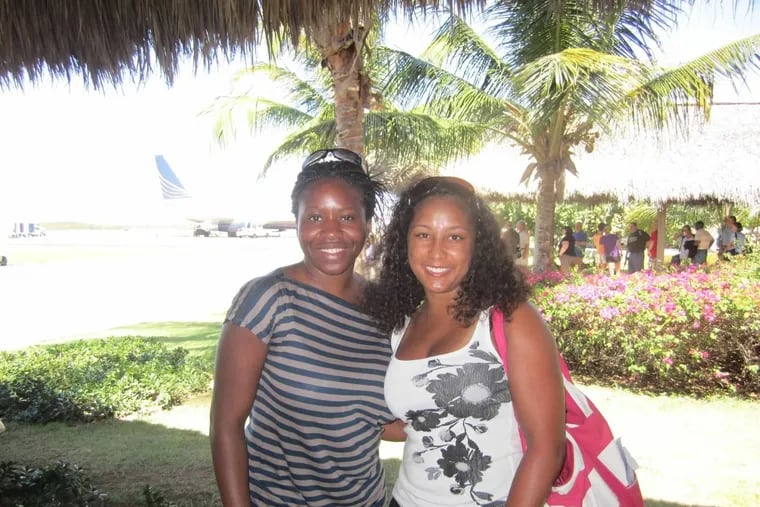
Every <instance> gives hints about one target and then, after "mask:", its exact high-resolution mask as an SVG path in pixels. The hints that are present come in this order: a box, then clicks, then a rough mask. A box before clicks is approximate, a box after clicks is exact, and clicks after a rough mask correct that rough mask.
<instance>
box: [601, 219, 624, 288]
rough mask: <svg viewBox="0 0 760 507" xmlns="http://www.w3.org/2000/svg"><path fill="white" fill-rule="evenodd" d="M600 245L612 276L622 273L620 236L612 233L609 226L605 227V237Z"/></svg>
mask: <svg viewBox="0 0 760 507" xmlns="http://www.w3.org/2000/svg"><path fill="white" fill-rule="evenodd" d="M599 244H600V245H601V246H602V250H603V251H604V262H605V263H606V264H607V269H608V271H609V273H610V276H614V275H617V274H618V273H620V252H621V250H622V249H621V248H620V236H618V235H617V234H615V233H613V232H612V228H611V227H610V226H609V225H605V226H604V235H603V236H602V237H601V238H600V239H599Z"/></svg>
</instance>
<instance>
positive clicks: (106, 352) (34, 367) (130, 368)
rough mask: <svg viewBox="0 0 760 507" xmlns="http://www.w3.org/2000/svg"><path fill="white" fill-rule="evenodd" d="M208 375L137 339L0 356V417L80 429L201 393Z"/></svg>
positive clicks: (194, 362)
mask: <svg viewBox="0 0 760 507" xmlns="http://www.w3.org/2000/svg"><path fill="white" fill-rule="evenodd" d="M210 372H211V365H210V364H209V363H208V361H207V360H203V359H201V358H195V357H189V356H188V352H187V350H185V349H182V348H168V347H167V346H166V345H164V344H163V343H161V342H160V341H158V340H157V339H153V338H142V337H126V338H105V339H98V340H81V341H76V342H70V343H65V344H62V345H52V346H46V347H33V348H30V349H27V350H24V351H20V352H12V353H8V352H5V353H0V418H2V419H7V420H18V421H26V422H36V423H44V422H48V421H64V422H88V421H93V420H96V419H103V418H108V417H113V416H115V415H122V414H127V413H133V412H142V411H149V410H151V409H155V408H169V407H171V406H174V405H177V404H179V403H181V402H182V401H183V400H184V399H186V398H187V397H188V396H189V395H190V394H192V393H198V392H203V391H206V390H208V388H209V382H210V379H211V374H210Z"/></svg>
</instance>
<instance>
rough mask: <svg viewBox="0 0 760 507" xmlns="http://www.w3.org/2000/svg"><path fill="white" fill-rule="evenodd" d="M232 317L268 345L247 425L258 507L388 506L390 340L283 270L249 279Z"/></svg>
mask: <svg viewBox="0 0 760 507" xmlns="http://www.w3.org/2000/svg"><path fill="white" fill-rule="evenodd" d="M226 320H227V321H230V322H232V323H234V324H236V325H238V326H241V327H245V328H247V329H249V330H251V332H253V333H254V334H255V335H256V336H257V337H258V338H259V339H261V340H262V341H263V342H264V343H266V344H267V346H268V353H267V359H266V362H265V364H264V369H263V371H262V374H261V378H260V380H259V385H258V390H257V394H256V400H255V402H254V404H253V407H252V410H251V415H250V418H249V421H248V424H247V425H246V429H245V434H246V440H247V442H248V478H249V486H250V493H251V502H252V503H253V505H257V506H258V505H267V506H276V505H283V506H285V505H287V506H292V505H309V506H339V505H347V506H348V505H350V506H355V507H358V506H373V507H374V506H382V505H383V502H384V499H385V484H384V483H385V480H384V473H383V467H382V463H381V462H380V458H379V455H378V446H379V443H380V434H381V432H382V427H381V425H383V424H386V423H389V422H391V421H392V420H393V419H394V417H393V415H392V414H391V413H390V412H389V410H388V407H387V406H386V404H385V399H384V394H383V382H384V378H385V370H386V368H387V366H388V362H389V360H390V355H391V348H390V341H389V339H388V337H387V336H385V335H383V334H382V333H381V332H379V331H378V330H377V328H376V327H375V325H374V324H373V322H372V320H371V318H370V317H369V316H367V315H366V314H364V313H363V312H362V311H361V310H360V309H359V307H357V306H355V305H353V304H350V303H348V302H346V301H344V300H342V299H340V298H338V297H336V296H333V295H332V294H329V293H327V292H324V291H321V290H319V289H317V288H315V287H312V286H309V285H306V284H304V283H301V282H298V281H296V280H292V279H290V278H288V277H287V276H285V274H284V273H283V272H282V270H279V269H278V270H276V271H274V272H273V273H271V274H269V275H266V276H264V277H261V278H257V279H254V280H251V281H250V282H248V283H246V284H245V285H244V286H243V287H242V288H241V290H240V292H239V293H238V294H237V296H236V297H235V299H234V300H233V302H232V306H231V307H230V309H229V311H228V313H227V319H226Z"/></svg>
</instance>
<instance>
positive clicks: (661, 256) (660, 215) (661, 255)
mask: <svg viewBox="0 0 760 507" xmlns="http://www.w3.org/2000/svg"><path fill="white" fill-rule="evenodd" d="M667 215H668V204H667V203H666V202H663V203H661V204H660V205H658V206H657V264H659V265H660V266H664V265H665V241H667V239H668V233H667V229H666V227H665V222H666V220H665V219H666V217H667Z"/></svg>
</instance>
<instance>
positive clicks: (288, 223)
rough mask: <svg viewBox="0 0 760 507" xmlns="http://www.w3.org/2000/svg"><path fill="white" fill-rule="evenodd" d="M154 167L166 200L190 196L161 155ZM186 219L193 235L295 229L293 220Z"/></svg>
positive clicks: (271, 233) (265, 233)
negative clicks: (191, 226)
mask: <svg viewBox="0 0 760 507" xmlns="http://www.w3.org/2000/svg"><path fill="white" fill-rule="evenodd" d="M155 158H156V168H157V169H158V176H159V180H160V182H161V194H162V195H163V197H164V199H165V200H167V201H176V200H180V199H189V198H191V197H192V195H191V194H190V192H189V191H188V190H187V189H186V188H185V186H184V185H183V184H182V182H181V181H180V180H179V177H178V176H177V175H176V174H175V173H174V171H173V170H172V168H171V167H170V166H169V163H168V162H167V161H166V159H165V158H164V156H163V155H156V156H155ZM187 220H189V221H191V222H194V223H195V224H196V226H195V230H194V231H193V234H194V235H195V236H210V235H211V234H212V233H214V232H220V233H226V234H227V236H229V237H231V238H234V237H238V236H249V237H258V236H265V237H268V236H279V234H280V232H281V231H284V230H287V229H295V227H296V224H295V221H293V220H278V221H268V222H263V223H261V222H256V221H252V220H250V219H238V218H232V217H223V216H214V217H187Z"/></svg>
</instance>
